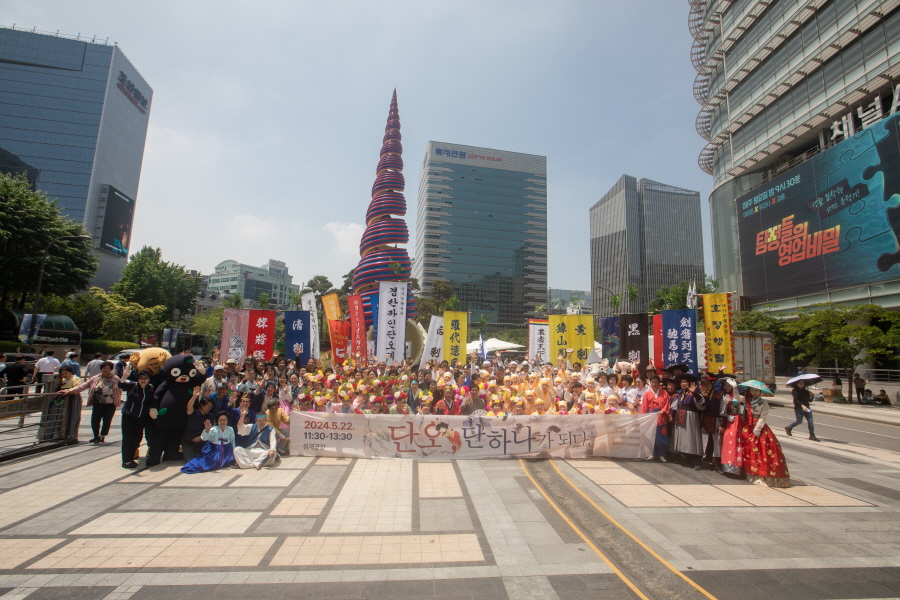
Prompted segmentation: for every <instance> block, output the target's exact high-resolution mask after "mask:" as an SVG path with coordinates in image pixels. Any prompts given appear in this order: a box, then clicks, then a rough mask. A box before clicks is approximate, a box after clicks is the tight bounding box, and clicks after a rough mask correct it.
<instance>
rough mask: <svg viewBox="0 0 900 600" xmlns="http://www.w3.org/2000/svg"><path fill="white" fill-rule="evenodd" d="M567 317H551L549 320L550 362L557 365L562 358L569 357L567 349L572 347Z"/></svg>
mask: <svg viewBox="0 0 900 600" xmlns="http://www.w3.org/2000/svg"><path fill="white" fill-rule="evenodd" d="M565 317H566V315H550V318H549V319H548V320H547V322H548V324H549V326H550V362H553V363H554V364H555V362H556V359H557V358H559V357H560V356H567V355H566V349H567V348H571V347H572V343H571V338H572V336H571V333H572V332H571V331H569V323H567V322H566V318H565Z"/></svg>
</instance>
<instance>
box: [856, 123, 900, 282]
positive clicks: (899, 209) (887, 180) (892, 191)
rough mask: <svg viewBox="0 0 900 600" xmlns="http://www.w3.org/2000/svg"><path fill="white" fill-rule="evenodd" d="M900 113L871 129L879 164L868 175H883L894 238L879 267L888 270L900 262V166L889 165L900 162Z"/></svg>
mask: <svg viewBox="0 0 900 600" xmlns="http://www.w3.org/2000/svg"><path fill="white" fill-rule="evenodd" d="M898 125H900V115H894V116H893V117H889V118H887V119H884V120H882V121H879V122H878V123H876V124H875V125H873V126H872V127H870V128H869V129H870V130H874V131H873V133H874V136H875V139H876V140H878V141H877V147H878V157H879V164H878V165H876V166H873V167H869V168H868V169H866V171H865V172H864V173H863V176H864V177H871V178H872V179H874V178H876V177H880V178H881V182H882V188H883V194H884V200H885V216H886V218H887V221H888V224H889V225H890V227H891V231H892V233H893V236H894V239H893V244H894V248H893V251H890V252H885V253H884V254H882V255H881V256H879V257H878V263H877V264H878V269H879V270H881V271H888V270H890V269H891V267H893V266H894V265H897V264H900V169H896V168H893V169H892V168H890V167H889V166H888V165H898V164H900V127H898Z"/></svg>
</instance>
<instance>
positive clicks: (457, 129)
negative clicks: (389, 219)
mask: <svg viewBox="0 0 900 600" xmlns="http://www.w3.org/2000/svg"><path fill="white" fill-rule="evenodd" d="M687 14H688V4H687V2H684V1H678V0H643V1H640V2H636V1H628V2H625V1H622V0H617V1H612V0H593V1H583V2H568V1H564V0H563V1H558V2H532V1H529V0H516V1H509V2H507V1H490V2H485V1H483V0H482V1H476V2H469V1H465V0H453V1H449V0H441V1H431V0H428V1H423V2H413V1H409V2H390V1H379V2H361V1H360V2H342V1H335V2H298V1H269V2H213V1H191V2H183V1H182V2H174V1H172V2H170V1H154V2H152V3H144V4H142V5H138V4H131V3H123V2H120V1H118V2H112V1H102V2H101V1H90V0H83V1H80V2H71V1H35V0H7V1H6V2H4V11H3V24H4V25H11V24H13V23H15V24H16V25H17V26H19V27H22V26H25V27H37V29H39V30H50V31H56V30H59V31H61V32H63V33H71V34H76V33H81V34H82V35H88V36H93V35H95V34H96V35H97V36H98V37H101V38H106V37H107V36H108V37H109V38H110V41H113V40H114V41H117V42H118V43H119V46H120V47H121V48H122V50H123V51H124V52H125V54H126V55H127V56H128V57H129V58H130V59H131V61H132V62H133V63H134V65H135V66H136V67H137V69H138V70H139V71H140V72H141V74H142V75H143V76H144V78H145V79H146V80H147V81H148V82H150V85H151V86H152V87H153V90H154V98H153V107H152V110H151V113H150V129H149V134H148V138H147V145H146V150H145V154H144V167H143V173H142V177H141V185H140V190H139V193H138V208H137V215H136V220H135V226H134V238H133V247H135V248H139V247H140V246H142V245H145V244H148V245H153V246H159V247H161V248H162V249H163V253H164V256H165V257H166V258H167V259H169V260H174V261H176V262H178V263H181V264H184V265H186V266H188V267H189V268H192V269H198V270H201V271H203V272H204V273H209V272H211V271H212V270H213V268H214V267H215V265H216V264H217V263H219V262H220V261H222V260H226V259H235V260H240V261H242V262H249V263H251V264H259V265H261V264H263V263H265V262H266V261H267V260H268V259H269V258H273V259H278V260H283V261H285V262H287V264H288V267H289V269H290V271H291V273H292V274H293V275H294V281H295V283H302V282H303V281H305V280H307V279H309V278H310V277H311V276H313V275H315V274H324V275H327V276H328V277H330V278H331V279H332V281H333V282H334V283H336V284H338V283H339V282H340V276H341V275H343V274H344V273H346V272H347V271H349V270H350V269H351V268H353V267H354V266H356V263H357V261H358V243H359V236H360V235H361V233H362V230H363V228H364V217H365V211H366V206H367V205H368V203H369V200H370V189H371V186H372V182H373V180H374V176H375V166H376V164H377V162H378V152H379V150H380V148H381V138H382V135H383V132H384V123H385V119H386V117H387V112H388V106H389V103H390V97H391V92H392V90H393V88H394V86H396V87H397V94H398V101H399V105H400V118H401V122H402V124H403V129H402V133H403V148H404V160H405V163H406V169H405V171H404V173H405V175H406V181H407V193H406V196H407V202H408V204H409V213H408V215H407V222H408V223H409V224H410V227H411V228H413V227H414V225H415V205H416V191H417V189H418V167H419V165H420V164H421V161H422V158H423V156H424V152H425V144H426V142H427V141H428V140H440V141H445V142H452V143H459V144H468V145H473V146H485V147H490V148H498V149H502V150H510V151H515V152H526V153H530V154H541V155H545V156H547V166H548V242H549V243H548V248H549V259H548V262H549V264H548V266H549V269H548V278H549V284H550V285H551V286H552V287H558V288H570V289H587V288H589V286H590V271H589V264H590V255H589V242H588V224H587V218H586V217H587V213H588V209H589V208H590V206H591V205H592V204H594V203H595V202H596V201H597V200H598V199H599V198H600V196H602V195H603V194H604V193H605V192H606V191H607V190H608V189H609V188H610V187H611V186H612V185H613V184H614V183H615V181H616V180H617V179H618V178H619V177H620V176H621V175H622V174H623V173H628V174H629V175H634V176H635V177H638V178H641V177H646V178H649V179H654V180H656V181H661V182H663V183H667V184H670V185H675V186H679V187H683V188H688V189H692V190H697V191H699V192H700V194H701V199H702V205H703V211H704V219H706V218H707V215H708V206H707V201H706V199H707V197H708V195H709V192H710V190H711V188H712V178H711V177H710V176H708V175H706V174H705V173H703V172H702V171H701V170H700V169H699V167H698V166H697V155H698V153H699V152H700V150H701V149H702V147H703V140H702V139H701V138H700V137H699V136H698V135H697V133H696V131H695V130H694V119H695V118H696V116H697V111H698V109H699V106H698V104H697V102H696V101H695V100H694V98H693V95H692V93H691V86H692V83H693V80H694V77H695V75H696V73H695V71H694V69H693V68H692V67H691V64H690V58H689V52H690V46H691V37H690V35H689V33H688V29H687ZM701 229H702V231H703V234H704V242H705V249H706V270H707V272H708V273H710V274H711V273H712V271H713V267H712V255H711V250H710V248H711V244H710V240H709V230H708V226H707V225H706V224H703V225H700V224H698V233H699V232H700V231H701ZM660 235H665V232H660ZM410 250H412V244H410Z"/></svg>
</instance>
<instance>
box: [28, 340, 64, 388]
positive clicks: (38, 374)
mask: <svg viewBox="0 0 900 600" xmlns="http://www.w3.org/2000/svg"><path fill="white" fill-rule="evenodd" d="M58 369H59V361H58V360H57V359H55V358H53V350H47V355H46V356H44V358H42V359H40V360H39V361H37V362H36V363H35V364H34V373H32V375H31V376H32V377H33V378H34V380H35V382H37V384H38V385H37V386H36V387H35V388H34V392H35V393H36V394H40V393H41V389H42V388H43V385H42V383H41V382H42V381H43V379H44V375H47V374H50V375H52V374H53V373H56V371H57V370H58Z"/></svg>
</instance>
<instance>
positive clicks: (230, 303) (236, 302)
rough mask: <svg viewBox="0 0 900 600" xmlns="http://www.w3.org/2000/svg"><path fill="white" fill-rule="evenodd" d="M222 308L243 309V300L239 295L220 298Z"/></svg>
mask: <svg viewBox="0 0 900 600" xmlns="http://www.w3.org/2000/svg"><path fill="white" fill-rule="evenodd" d="M297 304H299V302H298V303H297ZM222 308H244V299H243V298H241V295H240V294H232V295H231V296H224V297H223V298H222Z"/></svg>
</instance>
